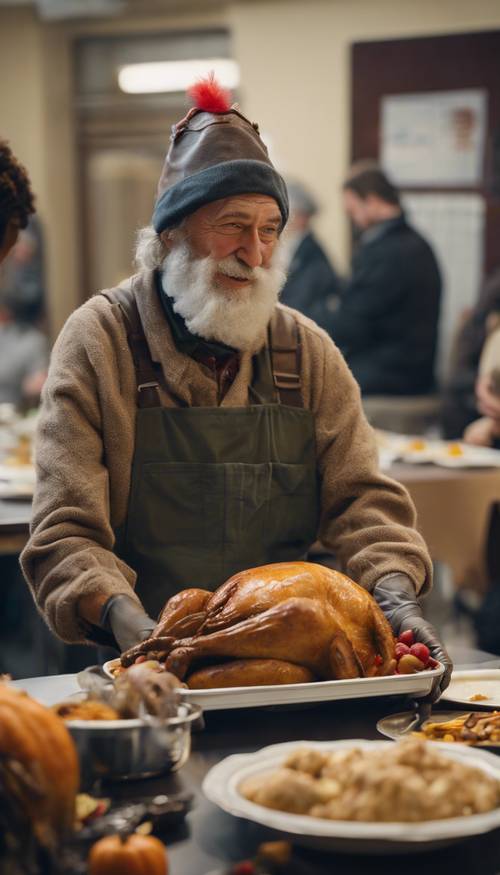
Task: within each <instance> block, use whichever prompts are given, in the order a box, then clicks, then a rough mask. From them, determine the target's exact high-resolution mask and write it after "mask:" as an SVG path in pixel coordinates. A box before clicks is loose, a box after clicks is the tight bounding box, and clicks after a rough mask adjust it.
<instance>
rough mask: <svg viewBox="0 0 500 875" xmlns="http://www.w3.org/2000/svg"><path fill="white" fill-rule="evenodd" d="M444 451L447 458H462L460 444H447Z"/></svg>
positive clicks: (462, 452)
mask: <svg viewBox="0 0 500 875" xmlns="http://www.w3.org/2000/svg"><path fill="white" fill-rule="evenodd" d="M446 451H447V453H448V455H449V456H463V454H464V451H463V447H461V446H460V444H448V446H447V448H446Z"/></svg>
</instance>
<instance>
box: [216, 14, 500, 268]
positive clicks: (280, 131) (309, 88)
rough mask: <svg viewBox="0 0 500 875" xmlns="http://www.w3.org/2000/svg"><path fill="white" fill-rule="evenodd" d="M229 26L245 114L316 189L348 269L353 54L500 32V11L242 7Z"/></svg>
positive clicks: (334, 248) (329, 233)
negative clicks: (371, 44)
mask: <svg viewBox="0 0 500 875" xmlns="http://www.w3.org/2000/svg"><path fill="white" fill-rule="evenodd" d="M230 21H231V26H232V28H233V39H234V44H233V48H234V55H235V57H236V58H237V59H238V60H239V62H240V64H241V70H242V83H243V87H242V106H243V109H244V111H245V113H247V114H248V115H249V116H250V117H251V118H252V120H254V121H258V122H259V124H260V126H261V129H262V130H263V131H264V132H265V133H267V134H269V135H270V137H271V141H272V148H273V157H274V158H275V160H277V161H278V162H279V164H280V165H281V167H282V169H283V170H284V171H285V172H288V173H290V174H291V175H295V176H297V177H299V178H301V179H303V181H304V182H306V183H308V184H309V185H310V187H311V189H312V190H313V191H314V193H315V194H316V195H317V197H318V198H319V199H320V201H321V202H322V203H323V204H324V205H325V211H324V213H323V215H322V216H321V217H320V218H319V219H318V231H319V232H320V235H321V237H322V239H323V241H324V243H325V244H326V246H327V247H328V249H329V250H330V253H331V254H332V256H333V257H334V259H335V260H336V261H337V262H338V263H340V264H341V265H343V266H345V265H346V261H347V258H348V249H349V244H348V227H347V223H346V222H345V220H344V217H343V214H342V209H341V203H340V196H339V189H340V186H341V182H342V178H343V176H344V173H345V171H346V168H347V166H348V163H349V157H350V99H351V94H350V56H349V47H350V45H351V44H352V43H353V42H358V41H362V40H376V39H390V38H395V39H396V38H403V37H410V36H412V37H415V36H428V35H430V34H436V35H437V34H447V33H453V32H460V31H462V32H463V31H469V30H471V31H472V30H475V31H479V30H489V29H497V28H500V2H499V0H476V2H474V3H471V2H470V0H439V2H436V0H307V2H306V0H290V2H286V3H285V2H280V0H267V2H265V3H262V4H259V3H257V4H256V3H246V2H242V0H240V2H236V3H234V5H233V6H232V8H231V11H230ZM499 75H500V74H499ZM367 157H371V156H367Z"/></svg>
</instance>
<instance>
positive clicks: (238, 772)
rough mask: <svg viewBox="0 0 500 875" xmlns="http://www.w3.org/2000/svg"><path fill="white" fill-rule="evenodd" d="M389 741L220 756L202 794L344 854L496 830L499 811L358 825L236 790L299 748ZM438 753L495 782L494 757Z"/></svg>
mask: <svg viewBox="0 0 500 875" xmlns="http://www.w3.org/2000/svg"><path fill="white" fill-rule="evenodd" d="M391 744H394V742H392V741H367V740H364V739H349V740H343V741H322V742H317V741H291V742H285V743H284V744H274V745H271V746H270V747H264V748H262V749H261V750H258V751H256V752H255V753H251V754H236V755H235V756H230V757H226V759H224V760H222V761H221V762H220V763H218V764H217V765H216V766H214V767H213V768H212V769H210V771H209V772H208V774H207V775H206V777H205V780H204V782H203V792H204V793H205V796H206V797H207V798H208V799H209V800H210V801H211V802H214V803H215V804H216V805H218V806H219V807H220V808H222V809H223V811H227V812H228V813H229V814H232V815H234V816H236V817H244V818H246V819H247V820H251V821H254V822H256V823H260V824H262V825H264V826H267V827H270V828H271V829H274V830H277V831H278V832H280V833H284V834H286V835H287V836H288V837H289V838H290V839H291V840H293V841H294V842H296V843H298V844H306V845H313V846H315V847H320V848H323V849H327V850H334V849H338V850H349V852H351V853H358V854H369V853H415V852H416V851H426V850H428V849H429V846H431V847H437V846H439V845H447V844H451V843H453V842H457V841H460V840H462V839H464V838H466V837H468V836H473V835H481V834H483V833H486V832H489V831H490V830H493V829H496V828H497V827H499V826H500V808H496V809H494V810H493V811H490V812H487V813H486V814H474V815H470V816H469V817H453V818H448V819H447V820H433V821H425V822H422V823H362V822H358V821H347V820H344V821H340V820H322V819H320V818H316V817H309V816H307V815H298V814H288V813H287V812H283V811H273V810H272V809H270V808H264V807H263V806H261V805H257V804H255V803H254V802H250V801H249V800H248V799H245V798H244V797H243V796H242V795H241V794H240V792H239V790H238V787H239V786H240V784H241V782H242V781H243V780H245V779H246V778H250V777H251V776H253V775H257V774H259V773H260V772H266V771H268V770H274V769H276V768H278V767H279V766H280V765H281V764H282V762H283V760H284V759H285V757H286V756H287V755H288V754H289V753H291V751H293V750H295V749H296V748H299V747H304V746H307V747H312V748H315V749H317V750H323V751H335V750H339V749H345V748H353V747H361V748H363V749H367V750H375V749H381V748H384V747H388V746H389V745H391ZM439 751H440V753H442V754H443V755H444V756H446V757H449V758H450V759H454V760H458V761H459V762H462V763H465V764H467V765H471V766H476V767H477V768H480V769H483V770H484V771H485V772H486V773H487V774H489V775H492V776H493V777H495V778H496V779H497V780H499V779H500V759H499V758H498V757H497V756H495V755H494V754H490V753H487V752H485V751H478V750H475V749H473V748H467V747H465V746H463V747H462V746H460V747H459V748H457V747H456V746H454V745H451V744H445V743H443V744H441V746H440V748H439Z"/></svg>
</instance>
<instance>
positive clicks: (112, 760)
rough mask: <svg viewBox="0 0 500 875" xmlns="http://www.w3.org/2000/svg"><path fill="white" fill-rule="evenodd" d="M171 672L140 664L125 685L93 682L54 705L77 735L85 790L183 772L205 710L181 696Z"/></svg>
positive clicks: (55, 709)
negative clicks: (105, 783)
mask: <svg viewBox="0 0 500 875" xmlns="http://www.w3.org/2000/svg"><path fill="white" fill-rule="evenodd" d="M174 682H175V679H174V681H172V679H171V677H170V676H169V675H168V674H167V673H163V674H162V676H161V677H158V676H157V675H156V674H155V673H153V672H150V671H148V670H147V669H141V668H139V667H137V668H135V669H134V671H133V672H128V673H127V678H126V679H122V681H121V683H120V684H110V683H106V682H105V681H104V682H101V683H99V682H98V681H93V682H92V684H91V689H88V688H87V689H86V690H82V692H81V693H77V694H76V695H75V696H73V697H72V698H71V699H69V700H67V701H64V702H60V703H58V704H57V705H54V706H53V710H54V711H55V712H56V713H57V714H58V716H59V717H61V718H62V719H63V720H64V721H65V723H66V726H67V728H68V730H69V732H70V734H71V736H72V738H73V741H74V743H75V746H76V749H77V751H78V755H79V759H80V768H81V775H82V781H81V785H82V788H83V789H87V788H89V787H92V785H93V784H94V782H95V781H97V780H103V779H105V780H111V781H116V780H119V781H126V780H134V779H139V778H149V777H152V776H154V775H160V774H162V773H165V772H170V771H177V770H178V769H180V768H181V767H182V766H183V765H184V763H185V762H186V760H187V759H188V757H189V754H190V751H191V729H192V727H193V725H194V724H196V723H197V722H199V721H200V720H201V714H202V711H201V708H200V706H199V705H196V704H194V703H191V702H184V701H182V700H181V697H180V694H179V690H178V688H177V687H176V686H175V684H174Z"/></svg>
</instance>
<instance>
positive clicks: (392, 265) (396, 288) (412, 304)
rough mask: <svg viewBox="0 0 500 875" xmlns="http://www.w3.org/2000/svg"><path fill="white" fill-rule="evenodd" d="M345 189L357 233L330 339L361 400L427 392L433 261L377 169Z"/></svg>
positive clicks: (367, 165) (435, 283)
mask: <svg viewBox="0 0 500 875" xmlns="http://www.w3.org/2000/svg"><path fill="white" fill-rule="evenodd" d="M343 188H344V192H343V194H344V205H345V209H346V212H347V214H348V215H349V217H350V218H351V219H352V221H353V223H354V225H355V226H356V227H357V228H358V229H359V230H360V231H361V232H362V233H361V237H360V240H359V245H358V247H357V249H356V251H355V254H354V258H353V262H352V276H351V280H350V282H349V283H348V285H347V286H346V288H345V290H344V293H343V295H342V298H341V303H340V307H339V309H338V310H337V312H336V313H335V314H334V315H333V317H332V321H331V327H330V334H331V336H332V337H333V339H334V340H335V342H336V343H337V344H338V346H340V348H341V350H342V351H343V353H344V355H345V358H346V359H347V362H348V364H349V366H350V368H351V370H352V372H353V374H354V376H355V377H356V379H357V381H358V383H359V385H360V387H361V392H362V393H363V394H364V395H422V394H426V393H428V392H432V391H433V389H434V360H435V354H436V346H437V337H438V318H439V301H440V296H441V277H440V273H439V268H438V265H437V262H436V258H435V256H434V253H433V251H432V249H431V247H430V246H429V244H428V243H427V241H426V240H424V238H423V237H421V236H420V234H418V233H417V232H416V231H415V230H414V229H413V228H411V226H410V225H409V224H408V223H407V221H406V218H405V215H404V212H403V210H402V207H401V204H400V200H399V193H398V191H397V189H396V188H395V187H394V186H393V185H392V183H391V182H390V181H389V179H388V178H387V176H386V175H385V174H384V173H383V172H382V170H380V168H379V167H378V166H377V165H376V164H373V163H371V162H362V163H359V164H357V165H354V167H353V168H352V169H351V172H350V174H349V176H348V178H347V179H346V181H345V183H344V186H343Z"/></svg>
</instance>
